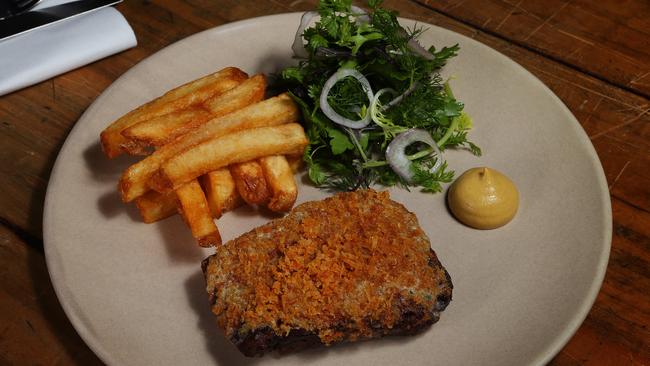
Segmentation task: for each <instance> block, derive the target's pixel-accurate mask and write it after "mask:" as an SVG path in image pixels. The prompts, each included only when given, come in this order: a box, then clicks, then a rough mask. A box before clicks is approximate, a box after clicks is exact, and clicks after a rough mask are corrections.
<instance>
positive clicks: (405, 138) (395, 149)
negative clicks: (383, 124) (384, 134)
mask: <svg viewBox="0 0 650 366" xmlns="http://www.w3.org/2000/svg"><path fill="white" fill-rule="evenodd" d="M414 142H423V143H425V144H427V145H429V146H431V148H432V149H433V152H432V153H435V154H436V155H437V159H436V163H435V164H434V165H433V166H432V167H431V169H430V170H431V171H432V172H435V171H437V170H438V169H440V167H441V166H442V156H441V154H440V149H438V145H437V144H436V142H435V141H434V140H433V138H432V137H431V135H430V134H429V132H427V131H425V130H421V129H417V128H413V129H410V130H408V131H406V132H402V133H400V134H399V135H397V136H396V137H395V138H394V139H393V141H391V143H390V144H388V147H387V148H386V160H387V161H388V165H390V167H391V168H392V169H393V171H394V172H395V173H397V175H399V176H400V177H402V179H404V180H405V181H407V182H408V183H412V182H413V172H412V171H411V165H412V164H413V163H412V162H411V160H409V158H408V156H407V155H406V147H407V146H409V145H411V144H412V143H414Z"/></svg>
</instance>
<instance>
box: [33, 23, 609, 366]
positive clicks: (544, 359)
mask: <svg viewBox="0 0 650 366" xmlns="http://www.w3.org/2000/svg"><path fill="white" fill-rule="evenodd" d="M302 14H303V12H289V13H277V14H271V15H264V16H258V17H253V18H247V19H242V20H238V21H234V22H229V23H225V24H222V25H219V26H216V27H212V28H209V29H206V30H203V31H200V32H197V33H194V34H192V35H190V36H188V37H185V38H182V39H180V40H177V41H175V42H173V43H171V44H169V45H167V46H165V47H163V48H162V49H160V50H158V51H156V52H155V53H153V54H151V55H149V56H147V57H145V58H144V59H142V60H140V61H139V62H138V63H136V64H135V65H133V66H132V67H130V68H129V69H128V70H127V71H126V72H124V73H123V74H122V75H120V76H119V77H118V78H117V79H115V80H114V81H113V82H111V84H110V85H109V86H108V87H107V88H106V89H104V90H103V91H102V93H101V94H100V95H99V96H97V98H95V100H94V101H93V102H92V103H91V104H90V105H89V106H88V108H86V110H85V111H84V113H82V115H81V116H80V117H79V119H78V120H77V121H76V122H75V124H74V126H73V128H72V129H71V130H70V132H69V133H68V135H67V136H66V138H65V141H64V143H63V145H62V146H61V148H60V150H59V151H58V153H57V157H56V160H55V163H54V164H53V166H52V170H51V172H50V177H49V179H48V185H47V190H46V194H45V200H44V205H43V247H44V253H45V262H46V266H47V270H48V273H49V275H50V279H51V283H52V286H53V288H54V292H55V294H56V296H57V300H58V302H59V304H60V305H61V307H62V308H63V311H64V313H65V314H66V316H67V318H68V320H69V321H70V323H71V324H72V326H73V327H74V329H75V331H76V332H77V333H78V334H79V336H80V337H81V338H82V340H83V341H84V343H85V344H86V345H87V346H88V347H89V348H90V349H91V350H92V351H93V352H94V353H95V355H97V357H99V358H100V359H101V361H102V362H104V363H105V364H107V365H121V364H123V363H122V362H121V361H122V360H120V359H119V358H118V357H116V356H114V355H113V354H111V353H110V352H109V351H108V350H106V349H105V348H104V346H103V345H102V344H101V341H100V340H98V339H97V337H95V336H94V335H93V334H92V332H91V331H90V330H89V329H88V328H87V327H86V326H85V323H84V321H83V320H82V319H81V318H80V317H79V316H78V314H77V313H75V310H74V306H73V304H71V303H70V301H71V298H70V297H69V296H65V295H66V292H67V291H68V290H67V287H66V286H65V285H64V284H63V283H62V281H61V280H58V281H57V280H56V279H57V278H60V277H59V273H61V271H62V269H61V268H60V266H59V264H58V263H56V261H55V258H56V257H57V255H58V253H57V251H56V248H55V247H54V245H52V244H50V242H51V240H54V239H51V238H52V234H51V230H52V229H51V225H50V223H51V220H50V219H49V218H50V217H52V216H53V214H54V213H53V212H51V211H52V210H53V208H52V205H51V204H50V203H49V202H50V201H51V197H52V195H54V193H53V188H52V187H53V186H55V185H56V181H57V178H56V174H55V173H56V172H57V168H58V167H59V165H61V164H63V162H62V161H61V160H62V159H60V158H61V156H62V155H64V152H65V151H66V149H69V148H70V145H71V143H70V137H71V136H73V135H74V134H75V133H76V132H77V130H78V129H81V128H82V127H80V125H81V124H80V123H79V122H81V121H83V120H84V119H85V118H86V116H87V115H89V114H90V113H92V111H93V110H94V109H95V108H98V103H97V101H98V100H99V99H101V97H102V96H103V95H104V94H105V93H108V92H109V91H111V90H112V89H113V88H114V87H116V84H118V82H119V81H120V80H121V79H123V78H127V77H128V76H129V75H131V74H132V73H135V72H137V71H138V70H140V69H142V68H146V67H147V65H148V63H149V62H150V59H151V58H153V57H154V56H159V54H162V53H165V52H170V50H171V49H172V48H174V47H176V46H178V44H180V43H184V42H187V41H189V40H190V39H193V38H199V37H202V36H203V35H204V34H205V33H212V32H220V31H228V30H230V29H233V28H237V27H242V26H248V25H249V23H251V24H255V23H259V22H265V21H267V20H268V19H272V18H280V17H288V18H289V17H295V18H296V20H299V19H298V18H299V17H300V16H301V15H302ZM399 19H400V20H408V21H413V22H416V23H419V24H423V25H426V26H427V27H428V30H432V31H434V32H439V31H442V32H449V33H453V34H454V35H455V36H458V37H461V38H462V39H463V40H464V41H465V42H468V43H473V45H474V46H476V47H478V48H481V49H482V51H484V52H490V53H493V54H496V56H498V57H499V58H501V59H503V60H504V61H505V62H507V63H509V64H510V65H511V66H512V67H514V68H517V69H518V71H519V72H523V73H524V75H526V77H528V78H532V79H534V80H535V81H536V82H537V83H538V84H539V86H540V87H541V88H542V89H543V90H544V92H545V93H546V94H549V95H550V96H551V97H552V99H553V101H554V102H555V103H556V104H558V107H559V108H561V109H562V112H563V113H564V114H565V115H567V117H568V118H569V119H570V120H571V121H572V126H573V128H574V129H576V130H577V135H578V137H579V138H580V139H581V140H582V141H581V143H582V145H583V146H584V147H585V148H587V150H588V153H589V156H590V158H591V163H592V165H593V166H594V168H595V172H596V175H597V185H598V187H599V188H600V199H601V200H602V202H603V204H604V211H603V212H602V217H601V218H600V219H601V220H602V221H603V223H604V225H603V226H602V234H603V235H602V236H603V238H604V240H603V243H599V244H601V245H599V247H598V249H600V251H601V255H600V261H599V262H598V268H597V269H596V276H594V278H593V281H592V282H591V284H590V286H589V288H588V292H587V296H585V297H584V298H583V299H582V302H581V304H580V308H579V309H578V311H577V312H576V314H574V316H573V317H572V319H571V321H570V322H569V323H567V324H565V326H564V329H563V330H562V331H561V334H560V335H558V336H557V337H556V338H555V339H554V340H553V341H552V342H551V343H549V344H548V346H547V347H546V348H545V349H541V350H539V351H538V355H537V356H536V358H535V359H534V360H532V361H531V365H545V364H546V363H548V362H549V361H550V360H551V359H552V358H553V357H555V356H556V355H557V354H558V353H559V352H560V351H561V349H562V348H563V347H564V346H565V345H566V344H567V343H568V342H569V340H570V339H571V338H572V337H573V335H574V334H575V333H576V332H577V330H578V329H579V327H580V326H581V325H582V323H583V322H584V321H585V319H586V318H587V316H588V314H589V312H590V310H591V308H592V307H593V304H594V303H595V301H596V298H597V296H598V293H599V292H600V289H601V287H602V284H603V281H604V278H605V274H606V270H607V266H608V263H609V256H610V253H611V245H612V231H613V220H612V208H611V197H610V194H609V190H608V189H607V179H606V177H605V173H604V169H603V166H602V163H601V161H600V158H599V157H598V154H597V152H596V150H595V148H594V146H593V144H592V143H591V140H590V139H589V137H588V135H587V133H586V131H585V130H584V128H583V127H582V125H581V124H580V123H579V121H578V120H577V119H576V117H575V116H574V115H573V113H572V112H571V111H570V110H569V108H568V107H567V106H566V105H565V104H564V102H563V101H562V100H561V99H560V98H559V97H558V96H557V95H556V94H555V93H554V92H553V91H552V90H551V89H550V88H549V87H548V86H547V85H546V84H545V83H544V82H542V81H541V80H540V79H539V78H538V77H537V76H535V75H534V74H533V73H532V72H530V71H528V70H527V69H526V68H525V67H523V66H522V65H521V64H519V63H518V62H516V61H515V60H513V59H512V58H510V57H508V56H507V55H505V54H503V53H501V52H499V51H498V50H496V49H494V48H492V47H490V46H488V45H486V44H484V43H481V42H479V41H477V40H475V39H473V38H471V37H468V36H466V35H464V34H461V33H458V32H455V31H453V30H450V29H447V28H444V27H441V26H439V25H436V24H431V23H427V22H424V21H419V20H416V19H411V18H405V17H399ZM48 238H49V239H48Z"/></svg>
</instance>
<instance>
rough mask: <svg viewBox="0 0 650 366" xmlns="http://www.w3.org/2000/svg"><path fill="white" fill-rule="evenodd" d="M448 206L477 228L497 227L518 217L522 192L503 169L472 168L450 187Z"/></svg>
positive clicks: (464, 220)
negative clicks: (504, 173) (501, 171)
mask: <svg viewBox="0 0 650 366" xmlns="http://www.w3.org/2000/svg"><path fill="white" fill-rule="evenodd" d="M447 201H448V202H449V208H450V209H451V212H452V213H453V214H454V216H456V218H457V219H458V220H459V221H461V222H462V223H464V224H465V225H468V226H471V227H473V228H476V229H484V230H487V229H496V228H498V227H501V226H503V225H505V224H507V223H508V222H510V220H512V218H513V217H514V216H515V214H516V213H517V208H518V207H519V192H518V191H517V187H515V184H514V183H513V182H512V181H511V180H510V179H509V178H508V177H506V176H505V175H503V174H501V173H500V172H498V171H496V170H494V169H490V168H486V167H481V168H472V169H469V170H467V171H466V172H465V173H463V174H462V175H461V176H460V177H458V179H456V181H454V183H453V184H452V185H451V187H449V192H448V193H447Z"/></svg>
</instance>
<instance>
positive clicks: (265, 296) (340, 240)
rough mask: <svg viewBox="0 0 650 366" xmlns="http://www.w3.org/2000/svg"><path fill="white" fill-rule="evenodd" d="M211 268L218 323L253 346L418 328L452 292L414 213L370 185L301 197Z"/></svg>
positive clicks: (251, 349) (249, 349) (250, 349)
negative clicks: (297, 203)
mask: <svg viewBox="0 0 650 366" xmlns="http://www.w3.org/2000/svg"><path fill="white" fill-rule="evenodd" d="M204 270H205V275H206V280H207V283H208V293H209V294H210V301H211V303H212V304H213V307H212V310H213V312H214V313H215V314H216V315H217V320H218V323H219V325H220V327H221V328H223V329H224V330H225V332H226V335H227V336H228V337H229V338H230V339H231V340H232V341H233V342H234V343H235V344H237V345H238V347H239V348H240V350H241V351H242V352H243V353H244V354H246V355H260V354H262V353H264V352H267V351H269V350H272V349H283V348H284V346H286V345H288V344H294V343H296V342H297V343H298V344H303V346H304V345H312V344H319V343H323V344H333V343H338V342H342V341H355V340H360V339H368V338H375V337H381V336H385V335H408V334H414V333H417V332H419V331H421V330H422V329H424V328H426V327H427V326H429V325H431V324H433V323H435V322H436V321H437V320H438V317H439V312H440V311H442V310H444V308H445V307H446V306H447V304H448V303H449V301H450V300H451V292H452V285H451V281H450V279H449V276H448V274H447V272H446V271H445V269H444V268H443V267H442V266H441V265H440V262H439V261H438V259H437V257H436V255H435V253H434V252H433V251H432V250H431V249H430V246H429V241H428V239H427V237H426V235H425V234H424V232H422V230H421V229H420V227H419V226H418V224H417V219H416V218H415V215H413V214H412V213H410V212H408V211H407V210H406V209H405V208H404V207H403V206H402V205H400V204H398V203H396V202H394V201H391V200H390V199H389V197H388V194H387V193H385V192H383V193H377V192H375V191H372V190H369V191H357V192H353V193H343V194H338V195H336V196H334V197H331V198H328V199H326V200H324V201H320V202H308V203H305V204H302V205H300V206H298V207H296V208H295V209H294V210H293V211H292V212H291V213H290V214H289V215H288V216H287V217H285V218H283V219H279V220H276V221H274V222H271V223H269V224H267V225H264V226H262V227H259V228H257V229H255V230H253V231H251V232H249V233H246V234H244V235H242V236H241V237H239V238H237V239H235V240H233V241H231V242H229V243H227V244H226V245H224V246H223V247H221V248H218V249H217V252H216V254H215V255H213V256H212V257H210V258H208V259H206V262H205V263H204ZM314 336H316V338H317V339H318V342H313V340H314ZM297 338H299V339H301V341H299V342H298V341H297ZM294 345H295V344H294Z"/></svg>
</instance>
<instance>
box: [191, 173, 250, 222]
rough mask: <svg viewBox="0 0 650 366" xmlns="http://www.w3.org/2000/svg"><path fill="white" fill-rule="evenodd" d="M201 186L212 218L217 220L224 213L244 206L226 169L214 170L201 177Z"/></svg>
mask: <svg viewBox="0 0 650 366" xmlns="http://www.w3.org/2000/svg"><path fill="white" fill-rule="evenodd" d="M201 186H202V187H203V190H204V191H205V197H206V198H207V199H208V205H209V206H210V211H212V216H213V217H214V218H219V217H221V215H223V214H224V213H226V212H228V211H231V210H234V209H235V208H237V207H239V206H241V205H242V204H244V200H243V199H242V198H241V196H240V195H239V192H237V187H236V186H235V180H234V179H233V178H232V175H231V174H230V170H228V168H222V169H219V170H215V171H213V172H210V173H208V174H206V175H204V176H202V177H201Z"/></svg>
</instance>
